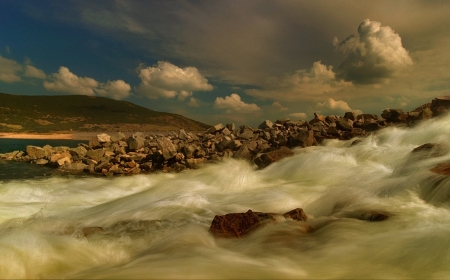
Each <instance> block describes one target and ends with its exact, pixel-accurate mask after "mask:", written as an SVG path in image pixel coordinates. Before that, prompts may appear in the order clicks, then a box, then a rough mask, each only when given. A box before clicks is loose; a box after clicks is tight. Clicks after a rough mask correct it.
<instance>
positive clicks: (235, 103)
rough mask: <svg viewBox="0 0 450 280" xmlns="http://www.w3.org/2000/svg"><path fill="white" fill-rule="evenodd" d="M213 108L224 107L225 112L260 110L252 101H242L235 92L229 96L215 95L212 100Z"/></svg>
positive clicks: (252, 111)
mask: <svg viewBox="0 0 450 280" xmlns="http://www.w3.org/2000/svg"><path fill="white" fill-rule="evenodd" d="M214 108H217V109H224V110H226V112H227V113H232V112H240V113H254V112H257V111H260V110H261V108H259V107H258V105H256V104H254V103H252V104H249V103H245V102H244V101H242V100H241V97H240V96H239V95H238V94H236V93H232V94H231V95H230V96H225V98H222V97H217V98H216V101H215V102H214Z"/></svg>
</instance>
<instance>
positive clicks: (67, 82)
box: [44, 66, 131, 99]
mask: <svg viewBox="0 0 450 280" xmlns="http://www.w3.org/2000/svg"><path fill="white" fill-rule="evenodd" d="M44 88H46V89H47V90H50V91H57V92H64V93H70V94H76V95H96V94H98V95H101V96H105V97H110V98H114V99H123V98H126V97H128V96H129V95H130V90H131V87H130V85H129V84H127V83H125V82H124V81H123V80H116V81H108V82H107V83H105V84H103V83H99V82H97V81H96V80H94V79H93V78H89V77H78V76H77V75H75V74H74V73H72V72H70V70H69V68H67V67H64V66H61V67H60V68H59V70H58V73H53V74H51V75H49V81H44Z"/></svg>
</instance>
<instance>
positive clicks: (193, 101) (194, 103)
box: [187, 97, 200, 108]
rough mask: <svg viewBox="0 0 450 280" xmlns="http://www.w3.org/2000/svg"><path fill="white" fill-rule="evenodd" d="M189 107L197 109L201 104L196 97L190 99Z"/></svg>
mask: <svg viewBox="0 0 450 280" xmlns="http://www.w3.org/2000/svg"><path fill="white" fill-rule="evenodd" d="M187 105H188V106H189V107H195V108H197V107H200V103H199V102H198V100H197V99H195V98H194V97H191V98H189V102H188V103H187Z"/></svg>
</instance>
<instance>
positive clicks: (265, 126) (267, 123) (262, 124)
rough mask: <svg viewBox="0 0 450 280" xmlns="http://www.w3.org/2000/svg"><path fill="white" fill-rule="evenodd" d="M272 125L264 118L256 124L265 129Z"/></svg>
mask: <svg viewBox="0 0 450 280" xmlns="http://www.w3.org/2000/svg"><path fill="white" fill-rule="evenodd" d="M272 127H273V123H272V122H271V121H270V120H265V121H263V122H262V123H261V124H260V125H259V126H258V128H259V129H266V128H272Z"/></svg>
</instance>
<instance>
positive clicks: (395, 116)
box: [381, 109, 408, 122]
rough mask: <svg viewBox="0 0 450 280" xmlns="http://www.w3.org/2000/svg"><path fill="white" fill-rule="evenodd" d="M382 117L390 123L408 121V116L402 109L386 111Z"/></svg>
mask: <svg viewBox="0 0 450 280" xmlns="http://www.w3.org/2000/svg"><path fill="white" fill-rule="evenodd" d="M381 117H383V118H384V119H386V121H388V122H402V121H406V119H407V117H408V115H407V114H405V112H403V110H402V109H386V110H384V111H383V113H381Z"/></svg>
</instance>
